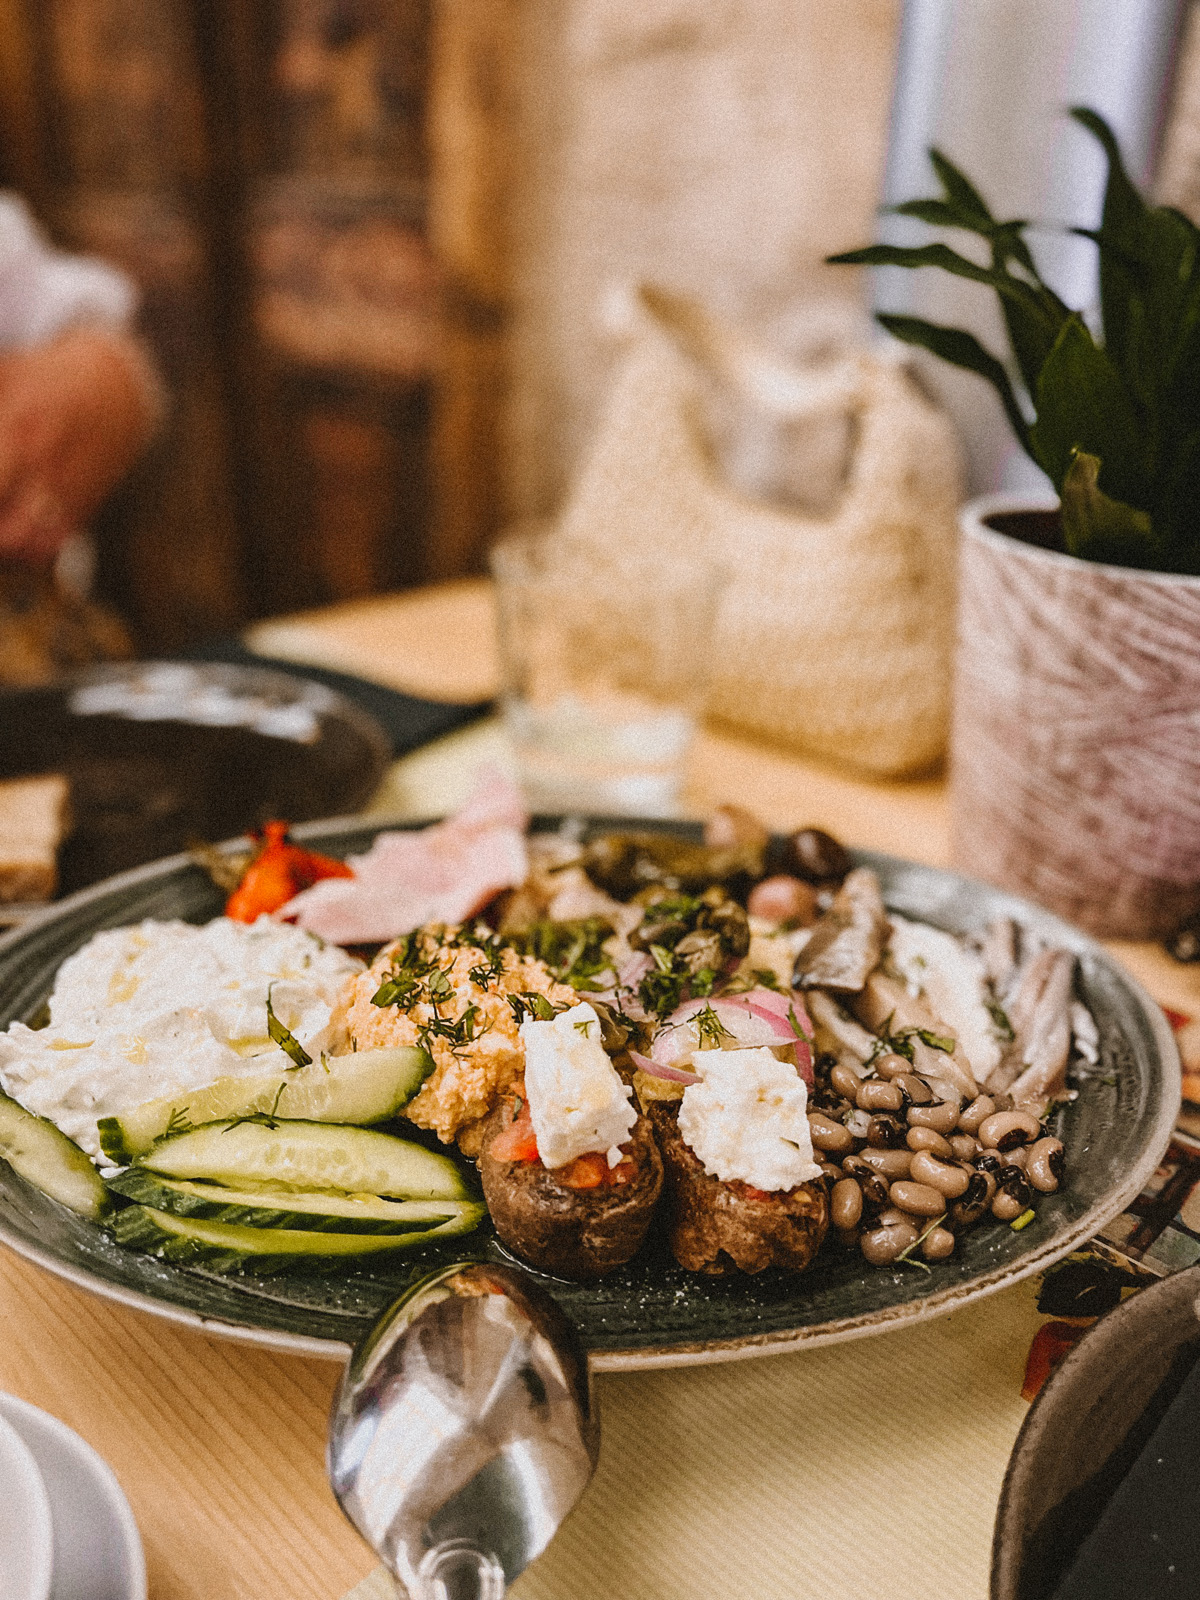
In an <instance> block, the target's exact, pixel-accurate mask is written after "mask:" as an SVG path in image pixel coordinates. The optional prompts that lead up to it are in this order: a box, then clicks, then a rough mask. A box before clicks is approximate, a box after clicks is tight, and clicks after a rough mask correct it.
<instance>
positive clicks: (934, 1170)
mask: <svg viewBox="0 0 1200 1600" xmlns="http://www.w3.org/2000/svg"><path fill="white" fill-rule="evenodd" d="M909 1171H910V1173H911V1176H912V1180H913V1182H914V1183H923V1184H925V1185H926V1186H927V1187H928V1188H930V1189H936V1190H937V1191H938V1193H939V1194H940V1195H942V1196H944V1197H945V1198H946V1199H948V1200H957V1199H958V1198H959V1197H960V1196H961V1195H963V1194H965V1193H966V1191H967V1185H968V1184H969V1183H970V1181H971V1174H970V1173H969V1172H967V1171H966V1169H965V1168H963V1167H958V1166H955V1165H954V1164H953V1163H952V1162H950V1161H939V1160H938V1158H937V1156H935V1155H933V1154H931V1152H930V1151H928V1150H918V1151H917V1153H916V1155H915V1156H913V1158H912V1166H911V1168H910V1169H909ZM943 1209H945V1208H944V1207H943Z"/></svg>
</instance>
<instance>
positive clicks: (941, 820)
mask: <svg viewBox="0 0 1200 1600" xmlns="http://www.w3.org/2000/svg"><path fill="white" fill-rule="evenodd" d="M249 637H250V642H251V644H252V645H253V646H254V647H255V648H256V649H258V650H260V651H262V652H263V653H264V654H271V655H276V656H284V657H290V658H293V659H298V660H308V661H311V662H314V663H318V664H321V665H326V666H332V667H336V668H339V669H341V670H344V671H349V672H356V673H359V674H361V675H363V676H368V677H375V678H378V679H381V680H382V681H384V682H387V683H389V684H391V685H393V686H395V687H397V688H406V689H409V690H411V691H413V692H416V693H424V694H429V695H439V694H440V695H442V696H445V697H449V698H455V699H463V700H467V699H474V698H479V697H483V696H486V695H489V694H491V693H492V692H493V690H494V686H495V674H496V664H495V644H494V631H493V624H492V615H491V602H490V596H489V592H488V588H487V585H486V584H484V583H481V582H464V583H459V584H450V585H445V586H442V587H440V588H438V589H435V590H427V591H422V592H418V593H415V594H409V595H397V596H387V597H383V598H379V599H375V600H371V601H365V602H359V603H356V604H353V605H348V606H341V607H337V608H332V609H329V610H327V611H322V612H314V613H309V614H307V615H304V616H300V617H293V618H285V619H278V620H275V621H272V622H269V623H264V624H260V625H259V626H258V627H257V628H256V629H254V630H252V633H251V635H250V636H249ZM412 759H415V760H417V761H420V760H421V759H422V756H420V755H419V756H418V757H416V758H412ZM389 793H391V794H400V793H402V790H395V789H394V790H391V791H389ZM721 801H736V802H737V803H738V804H740V805H744V806H747V807H749V808H750V809H751V810H753V811H755V812H756V813H757V814H758V815H759V816H761V817H762V819H763V820H764V821H765V822H767V823H769V824H770V825H772V826H773V827H776V828H794V827H798V826H801V825H804V824H817V825H820V826H823V827H826V828H828V829H829V830H830V831H831V832H834V833H837V834H838V835H839V836H840V837H842V838H843V839H845V840H846V841H847V842H848V843H851V844H855V845H860V846H864V847H869V848H874V849H880V850H886V851H891V852H893V853H895V854H898V855H905V856H910V857H913V858H915V859H917V860H921V861H928V862H931V863H934V864H942V863H945V862H947V861H948V859H949V840H948V828H947V802H946V794H945V788H944V785H943V784H942V783H941V782H940V781H938V780H933V779H931V780H925V781H919V782H905V783H874V782H864V781H859V780H856V779H854V778H852V777H848V776H846V775H845V774H842V773H838V772H833V771H831V770H829V769H827V768H824V767H821V766H818V765H816V764H815V763H811V762H808V761H805V760H803V759H800V758H798V757H796V756H794V755H791V754H789V753H786V752H782V751H779V750H776V749H772V748H769V747H767V746H764V745H756V744H751V743H748V742H746V741H745V740H742V739H739V738H736V737H734V736H732V735H730V734H728V733H726V732H722V731H719V730H708V731H706V732H704V733H703V734H702V736H701V737H700V739H699V740H698V742H697V747H696V749H695V752H694V756H693V763H692V769H691V776H690V782H689V788H688V807H689V809H691V810H693V811H694V812H695V813H696V814H697V815H703V814H704V812H705V811H706V810H707V809H709V808H710V807H711V806H712V805H715V804H717V803H719V802H721ZM1112 948H1113V950H1114V952H1115V953H1116V954H1117V955H1118V957H1119V958H1120V959H1122V960H1123V961H1124V962H1125V963H1126V965H1127V966H1128V967H1129V968H1130V969H1131V970H1132V971H1133V972H1134V973H1135V974H1136V975H1137V976H1138V977H1140V978H1141V980H1142V981H1143V982H1144V983H1145V984H1146V985H1147V986H1148V987H1149V988H1150V989H1151V990H1152V992H1153V993H1154V994H1155V995H1156V997H1157V998H1158V999H1160V1000H1161V1001H1163V1002H1165V1003H1166V1004H1169V1005H1175V1006H1178V1008H1179V1009H1181V1010H1185V1011H1189V1012H1192V1013H1195V1012H1198V1011H1200V973H1198V972H1197V971H1196V969H1193V968H1184V967H1179V966H1177V965H1175V964H1174V963H1172V962H1171V961H1170V960H1169V959H1168V958H1167V956H1166V955H1165V954H1164V953H1163V952H1162V951H1160V950H1158V949H1156V948H1154V947H1151V946H1145V945H1127V944H1122V945H1114V946H1112ZM0 1285H2V1287H0V1330H2V1337H0V1388H2V1389H6V1390H9V1391H11V1392H12V1393H14V1394H17V1395H20V1396H21V1397H22V1398H24V1399H26V1400H29V1401H32V1402H33V1403H34V1404H35V1405H38V1406H42V1407H43V1408H44V1409H46V1410H47V1411H50V1412H52V1413H53V1414H54V1415H56V1416H59V1417H61V1418H62V1419H63V1420H64V1421H65V1422H67V1423H68V1424H70V1426H71V1427H73V1428H75V1429H77V1430H78V1431H79V1432H80V1433H81V1434H82V1435H83V1437H84V1438H85V1439H87V1440H88V1441H89V1442H90V1443H91V1444H92V1445H94V1446H95V1448H96V1449H97V1450H99V1452H100V1453H101V1455H103V1456H104V1457H105V1458H106V1459H107V1460H108V1461H109V1462H110V1463H111V1465H112V1466H113V1468H114V1470H115V1471H116V1473H117V1476H118V1477H119V1479H120V1481H121V1483H122V1485H123V1486H124V1488H125V1491H126V1493H127V1495H128V1496H129V1500H130V1503H131V1504H132V1507H133V1511H134V1514H135V1516H136V1517H137V1520H138V1524H139V1526H140V1528H141V1530H142V1536H143V1539H144V1541H145V1546H146V1555H147V1563H148V1567H149V1574H150V1593H151V1596H152V1597H153V1600H338V1597H340V1596H341V1595H342V1594H343V1592H344V1591H345V1590H346V1589H347V1588H349V1587H350V1586H351V1585H352V1584H354V1583H355V1582H356V1581H357V1580H359V1579H360V1578H362V1577H364V1576H365V1575H366V1574H367V1572H368V1571H369V1570H370V1569H371V1567H372V1566H373V1565H374V1561H373V1558H372V1556H371V1554H370V1552H369V1551H368V1550H367V1549H366V1548H365V1546H363V1544H362V1543H361V1542H360V1540H359V1539H358V1537H357V1535H356V1534H355V1533H354V1532H353V1531H352V1530H351V1528H350V1527H349V1525H348V1524H347V1523H345V1522H344V1521H343V1519H342V1517H341V1514H340V1512H339V1511H338V1509H337V1506H336V1505H335V1503H334V1501H333V1498H332V1496H331V1494H330V1492H329V1489H328V1487H327V1484H326V1481H325V1471H324V1437H325V1420H326V1416H327V1414H328V1409H329V1403H330V1399H331V1397H332V1393H333V1388H334V1385H335V1384H336V1382H337V1379H338V1376H339V1369H338V1367H337V1366H336V1365H335V1364H333V1363H330V1362H320V1361H310V1360H302V1359H299V1358H297V1357H292V1356H282V1355H275V1354H272V1353H270V1352H267V1351H263V1350H259V1349H256V1348H254V1347H251V1346H245V1345H239V1344H233V1343H227V1342H224V1341H220V1340H214V1339H210V1338H206V1337H204V1336H203V1335H201V1334H198V1333H194V1332H192V1331H190V1330H185V1329H179V1328H176V1327H175V1326H173V1325H172V1324H170V1323H168V1322H165V1321H162V1320H160V1319H158V1318H152V1317H148V1316H145V1315H143V1314H141V1313H139V1312H134V1311H130V1310H127V1309H125V1308H123V1307H120V1306H116V1305H113V1304H111V1303H110V1302H108V1301H105V1300H101V1299H99V1298H96V1297H94V1296H92V1295H89V1294H87V1293H85V1292H84V1291H82V1290H79V1289H76V1288H74V1287H72V1286H70V1285H68V1284H65V1283H63V1282H61V1281H60V1280H58V1279H56V1278H54V1277H51V1276H49V1275H48V1274H46V1273H44V1272H41V1271H40V1270H38V1269H37V1268H35V1267H33V1266H31V1265H29V1264H28V1263H26V1262H24V1261H22V1260H21V1259H19V1258H18V1257H16V1256H14V1255H13V1254H11V1252H8V1251H4V1252H3V1253H0Z"/></svg>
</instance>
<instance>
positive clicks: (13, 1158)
mask: <svg viewBox="0 0 1200 1600" xmlns="http://www.w3.org/2000/svg"><path fill="white" fill-rule="evenodd" d="M0 1157H3V1158H4V1160H5V1161H7V1162H8V1164H9V1166H10V1167H11V1168H12V1169H13V1171H14V1172H19V1173H20V1174H21V1176H22V1177H23V1178H25V1179H27V1180H28V1181H29V1182H30V1183H32V1184H33V1186H34V1187H35V1188H36V1189H40V1190H41V1191H42V1193H43V1194H48V1195H49V1196H50V1198H51V1199H52V1200H57V1201H59V1203H60V1204H61V1205H64V1206H69V1207H70V1209H71V1210H72V1211H78V1213H79V1215H80V1216H81V1217H88V1218H90V1219H91V1220H92V1221H93V1222H94V1221H96V1219H97V1218H99V1217H102V1216H103V1215H104V1213H105V1212H106V1211H107V1210H108V1209H109V1207H110V1205H111V1204H112V1202H111V1200H110V1199H109V1195H108V1190H107V1189H106V1188H105V1187H104V1182H103V1180H102V1178H101V1177H100V1174H99V1173H98V1172H97V1171H96V1169H95V1167H94V1166H93V1165H92V1162H91V1158H90V1157H89V1156H88V1155H87V1154H86V1153H85V1152H84V1151H82V1150H81V1149H80V1148H79V1146H78V1145H77V1144H76V1143H75V1141H74V1140H73V1139H68V1138H67V1136H66V1134H65V1133H63V1132H62V1130H61V1129H59V1128H56V1127H55V1126H54V1124H53V1123H52V1122H48V1121H47V1120H46V1118H45V1117H39V1116H36V1115H35V1114H34V1113H33V1112H32V1111H26V1109H25V1107H24V1106H22V1105H18V1104H17V1102H16V1101H15V1100H10V1099H9V1097H8V1095H6V1094H0Z"/></svg>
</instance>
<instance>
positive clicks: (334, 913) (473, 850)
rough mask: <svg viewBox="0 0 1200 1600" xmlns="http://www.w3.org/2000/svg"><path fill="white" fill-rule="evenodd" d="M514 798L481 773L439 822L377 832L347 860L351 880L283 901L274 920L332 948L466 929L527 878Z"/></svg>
mask: <svg viewBox="0 0 1200 1600" xmlns="http://www.w3.org/2000/svg"><path fill="white" fill-rule="evenodd" d="M527 820H528V819H527V817H526V814H525V808H524V805H523V803H522V800H521V795H520V792H519V791H518V790H517V789H516V788H515V787H514V785H513V784H511V783H510V782H509V781H508V780H507V779H506V778H504V777H502V776H501V775H500V774H498V773H487V774H485V775H483V777H482V778H481V781H480V782H479V783H478V785H477V786H476V788H475V790H474V792H473V793H472V795H471V797H470V799H469V800H468V801H467V802H466V804H465V805H464V806H463V807H462V809H461V810H460V811H458V812H457V813H456V814H455V815H454V816H452V817H448V818H447V819H446V821H445V822H435V823H434V824H433V825H432V826H431V827H428V828H423V829H421V830H420V831H419V832H395V833H381V834H379V835H378V837H377V838H376V840H375V842H374V844H373V845H372V846H371V848H370V850H368V851H367V853H366V855H362V856H350V857H348V858H347V865H348V866H349V867H350V868H351V869H352V870H353V873H354V876H353V877H351V878H327V879H325V880H324V881H323V882H321V883H317V884H314V885H313V887H312V888H311V889H306V890H305V891H304V893H303V894H298V895H297V896H296V897H295V899H293V900H290V901H289V902H288V904H287V905H286V906H284V908H283V910H282V911H281V912H280V913H279V914H280V916H283V917H287V918H292V919H294V920H295V921H296V922H297V923H298V924H299V925H300V927H302V928H304V929H306V930H307V931H308V932H309V933H315V934H317V935H318V936H319V937H320V938H322V939H327V940H329V942H330V943H331V944H380V943H382V942H383V941H384V940H387V939H396V938H399V937H400V935H401V934H404V933H409V932H411V930H412V929H413V928H419V927H421V926H422V925H423V924H425V923H427V922H445V923H456V922H465V921H466V920H467V919H468V918H469V917H473V916H474V915H475V914H476V912H478V911H481V910H482V909H483V907H484V906H485V905H487V903H488V901H489V900H491V899H493V898H494V896H496V895H497V894H499V893H500V892H501V890H503V889H512V888H516V887H517V886H519V885H520V884H522V883H524V881H525V878H526V875H527V874H528V871H529V856H528V852H527V850H526V846H525V826H526V823H527Z"/></svg>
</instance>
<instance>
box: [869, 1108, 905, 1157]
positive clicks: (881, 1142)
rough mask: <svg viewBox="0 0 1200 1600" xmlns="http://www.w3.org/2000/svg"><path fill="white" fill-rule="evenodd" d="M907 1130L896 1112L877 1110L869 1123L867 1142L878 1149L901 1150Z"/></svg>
mask: <svg viewBox="0 0 1200 1600" xmlns="http://www.w3.org/2000/svg"><path fill="white" fill-rule="evenodd" d="M859 1115H860V1116H862V1115H865V1113H863V1112H860V1113H859ZM907 1131H908V1130H907V1129H906V1128H905V1126H904V1123H903V1122H902V1121H901V1120H900V1118H899V1117H898V1116H897V1115H896V1114H895V1112H892V1111H877V1112H876V1113H875V1114H874V1116H873V1117H872V1118H871V1120H870V1122H869V1123H868V1125H867V1143H868V1144H869V1145H871V1146H872V1147H873V1148H874V1149H876V1150H899V1149H900V1148H901V1147H902V1146H903V1144H904V1135H905V1133H906V1132H907Z"/></svg>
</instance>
